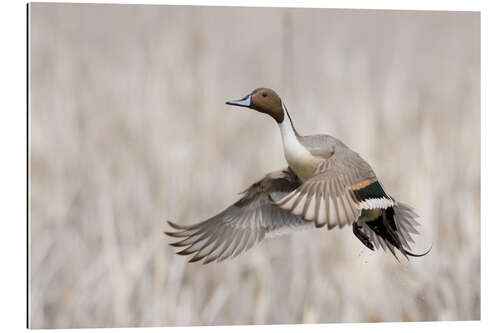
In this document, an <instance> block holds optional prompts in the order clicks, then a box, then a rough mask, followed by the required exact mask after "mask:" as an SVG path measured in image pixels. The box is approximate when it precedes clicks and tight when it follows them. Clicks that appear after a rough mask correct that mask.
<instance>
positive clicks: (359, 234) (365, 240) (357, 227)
mask: <svg viewBox="0 0 500 333" xmlns="http://www.w3.org/2000/svg"><path fill="white" fill-rule="evenodd" d="M352 232H353V233H354V235H356V237H358V239H359V240H360V241H361V243H363V244H364V245H365V246H366V247H367V248H369V249H370V250H372V251H373V250H374V247H373V243H372V242H371V241H370V238H369V237H368V236H367V235H366V234H365V233H364V232H363V230H362V228H361V226H360V225H359V224H358V222H354V223H353V224H352Z"/></svg>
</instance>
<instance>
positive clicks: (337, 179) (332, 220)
mask: <svg viewBox="0 0 500 333" xmlns="http://www.w3.org/2000/svg"><path fill="white" fill-rule="evenodd" d="M314 173H315V175H314V176H313V177H312V178H310V179H308V180H307V181H306V182H304V183H303V184H302V185H301V186H300V187H299V188H297V189H296V190H294V191H292V192H291V193H290V194H288V195H286V196H285V197H283V198H282V199H280V200H278V201H276V204H277V205H278V207H280V208H282V209H284V210H287V211H290V212H291V213H292V214H294V215H296V216H299V217H301V218H303V219H304V220H306V221H314V222H315V224H316V226H317V227H322V226H324V225H325V224H326V225H328V229H331V228H333V227H334V226H336V225H338V226H340V227H343V226H344V225H346V224H352V223H353V222H355V221H356V220H357V219H358V218H359V216H360V214H361V210H362V209H378V208H387V207H391V206H393V205H394V201H393V199H392V198H391V197H390V196H389V195H387V194H386V193H385V191H384V189H383V188H382V186H381V184H380V183H379V182H378V180H377V177H376V176H375V173H374V172H373V170H372V168H371V167H370V165H369V164H368V163H367V162H366V161H365V160H363V159H362V158H361V157H360V156H359V155H358V154H357V153H356V152H354V151H352V150H350V149H348V148H344V147H337V149H336V150H335V152H334V153H333V155H332V156H331V157H330V158H328V159H327V160H325V161H324V162H323V163H321V164H320V165H319V166H318V168H317V169H316V170H315V172H314Z"/></svg>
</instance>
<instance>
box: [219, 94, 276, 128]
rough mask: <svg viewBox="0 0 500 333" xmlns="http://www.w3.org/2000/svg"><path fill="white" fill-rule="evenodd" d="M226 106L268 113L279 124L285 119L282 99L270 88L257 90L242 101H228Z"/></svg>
mask: <svg viewBox="0 0 500 333" xmlns="http://www.w3.org/2000/svg"><path fill="white" fill-rule="evenodd" d="M226 104H229V105H237V106H243V107H247V108H250V109H253V110H256V111H259V112H262V113H267V114H268V115H270V116H271V117H273V118H274V120H276V121H277V122H278V124H279V123H281V122H282V121H283V119H284V117H285V114H284V111H283V106H282V103H281V98H280V97H279V96H278V94H277V93H276V92H275V91H274V90H272V89H269V88H257V89H255V90H254V91H252V92H251V93H250V94H248V95H247V96H245V97H243V98H242V99H238V100H235V101H227V102H226Z"/></svg>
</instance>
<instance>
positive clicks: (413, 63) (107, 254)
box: [29, 4, 480, 328]
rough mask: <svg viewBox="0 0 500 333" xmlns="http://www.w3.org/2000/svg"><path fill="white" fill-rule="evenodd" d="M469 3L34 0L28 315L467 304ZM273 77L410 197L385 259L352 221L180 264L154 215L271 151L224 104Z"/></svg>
mask: <svg viewBox="0 0 500 333" xmlns="http://www.w3.org/2000/svg"><path fill="white" fill-rule="evenodd" d="M479 21H480V17H479V14H478V13H470V12H469V13H467V12H461V13H460V12H402V11H361V10H324V9H321V10H320V9H279V8H276V9H263V8H214V7H212V8H210V7H204V8H203V7H179V6H133V5H67V4H32V5H31V6H30V50H31V51H30V52H31V53H30V59H31V67H30V103H31V107H30V119H31V120H30V144H31V147H30V167H31V169H30V172H31V174H30V184H31V193H30V200H29V204H30V216H31V219H30V237H31V238H30V255H31V260H30V270H31V276H30V309H31V311H30V324H31V327H34V328H62V327H113V326H114V327H121V326H166V325H210V324H253V323H258V324H269V323H303V322H322V323H332V322H358V321H422V320H471V319H479V318H480V231H479V230H480V212H479V206H480V150H479V147H480V135H479V134H480V125H479V117H480V113H479V107H480V105H479V89H480V87H479V70H480V58H479V52H480V45H479V43H480V41H479ZM258 86H267V87H272V88H274V89H275V90H276V91H277V92H278V93H279V94H280V95H281V96H282V97H283V99H284V101H285V102H286V104H287V106H288V108H289V110H290V113H291V115H292V118H293V119H294V121H295V123H296V126H297V128H298V130H299V132H300V133H301V134H313V133H316V134H318V133H328V134H332V135H334V136H336V137H338V138H340V139H342V140H343V141H344V142H345V143H347V144H348V145H349V146H350V147H351V148H353V149H354V150H356V151H358V152H359V153H360V154H361V155H362V156H364V157H365V158H366V159H367V160H368V161H369V162H370V163H371V164H372V166H373V168H374V169H375V171H376V172H377V174H378V176H379V178H380V179H382V181H383V182H384V184H385V186H386V187H387V188H388V189H389V190H390V192H391V194H393V195H394V196H395V197H396V198H398V199H400V200H401V201H403V202H407V203H409V204H411V205H412V206H414V207H415V208H416V210H417V211H418V212H419V214H420V215H421V219H420V221H421V222H422V225H423V226H422V229H421V230H422V236H421V237H420V238H419V239H418V243H417V244H416V250H417V251H420V250H425V249H426V248H427V247H428V246H429V245H430V244H433V250H432V251H431V253H430V254H429V255H428V256H426V257H424V258H420V259H412V260H411V261H410V262H406V261H402V262H401V263H397V262H396V261H395V260H394V259H393V258H392V257H391V255H389V254H387V253H383V252H377V253H372V252H370V251H369V250H367V249H366V248H364V247H363V245H362V244H361V243H360V242H359V241H358V240H357V239H356V238H355V237H354V236H353V235H352V232H351V230H350V228H344V229H342V230H338V229H337V230H334V231H330V232H326V231H325V230H310V231H304V232H301V233H295V234H290V235H288V236H284V237H281V238H275V239H272V240H265V241H264V242H263V243H262V244H261V245H260V246H259V247H257V248H254V249H252V250H251V251H249V252H247V253H245V254H244V255H242V256H240V257H238V258H237V259H233V260H229V261H227V262H224V263H221V264H210V265H206V266H203V265H198V264H189V265H188V264H187V263H186V258H185V257H180V256H176V255H174V249H173V248H171V247H169V246H168V245H167V243H168V242H169V241H170V239H167V237H166V236H165V235H163V233H162V231H164V230H166V229H167V226H166V224H165V223H164V221H165V220H166V219H167V218H168V219H171V220H173V221H176V222H178V223H182V224H184V223H194V222H198V221H200V220H202V219H205V218H206V217H209V216H212V215H213V214H215V213H217V212H218V211H220V210H222V209H224V208H225V207H226V206H228V205H229V204H231V203H232V202H234V201H235V200H237V198H238V195H237V193H238V192H240V191H241V190H243V189H244V188H245V187H246V186H248V185H249V184H251V183H252V182H253V181H255V180H257V179H259V178H260V177H261V176H263V175H264V174H265V173H266V172H268V171H271V170H274V169H278V168H281V167H283V166H284V165H285V160H284V157H283V153H282V147H281V141H280V134H279V131H278V128H277V126H276V125H275V124H274V123H273V121H272V120H271V119H270V118H268V117H267V116H265V115H261V114H257V113H255V112H250V111H249V110H243V109H237V108H232V107H229V106H226V105H224V101H226V100H228V99H234V98H239V97H242V96H243V95H245V94H246V93H248V92H250V91H251V90H252V89H253V88H255V87H258Z"/></svg>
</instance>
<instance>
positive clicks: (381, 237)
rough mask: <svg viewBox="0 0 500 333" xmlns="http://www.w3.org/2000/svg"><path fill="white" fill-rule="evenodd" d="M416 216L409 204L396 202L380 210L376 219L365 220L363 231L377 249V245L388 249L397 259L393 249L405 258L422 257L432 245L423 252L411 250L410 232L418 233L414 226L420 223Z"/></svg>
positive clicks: (411, 239) (412, 241)
mask: <svg viewBox="0 0 500 333" xmlns="http://www.w3.org/2000/svg"><path fill="white" fill-rule="evenodd" d="M417 217H418V215H417V214H416V213H415V212H414V211H413V209H412V208H411V207H410V206H408V205H405V204H403V203H398V204H397V205H396V206H394V207H389V208H387V209H384V210H382V215H380V216H379V217H378V218H377V219H376V220H373V221H370V222H366V224H365V225H364V226H363V229H364V230H363V231H365V233H366V234H367V236H368V238H369V239H370V241H372V242H373V243H374V245H375V247H376V248H377V249H378V248H379V247H382V248H383V249H384V250H386V248H387V249H389V251H390V252H391V253H392V254H393V255H394V257H395V258H396V259H397V260H398V261H399V259H398V257H397V255H396V252H395V251H394V249H397V250H398V251H399V252H401V254H403V256H404V257H405V258H406V259H408V256H410V257H422V256H425V255H426V254H428V253H429V252H430V251H431V249H432V246H431V247H430V248H429V250H427V251H425V252H424V253H413V252H412V251H411V247H410V243H414V240H413V238H412V234H414V235H416V234H418V231H417V229H416V227H417V226H419V225H420V224H419V223H418V222H417V220H416V218H417Z"/></svg>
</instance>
